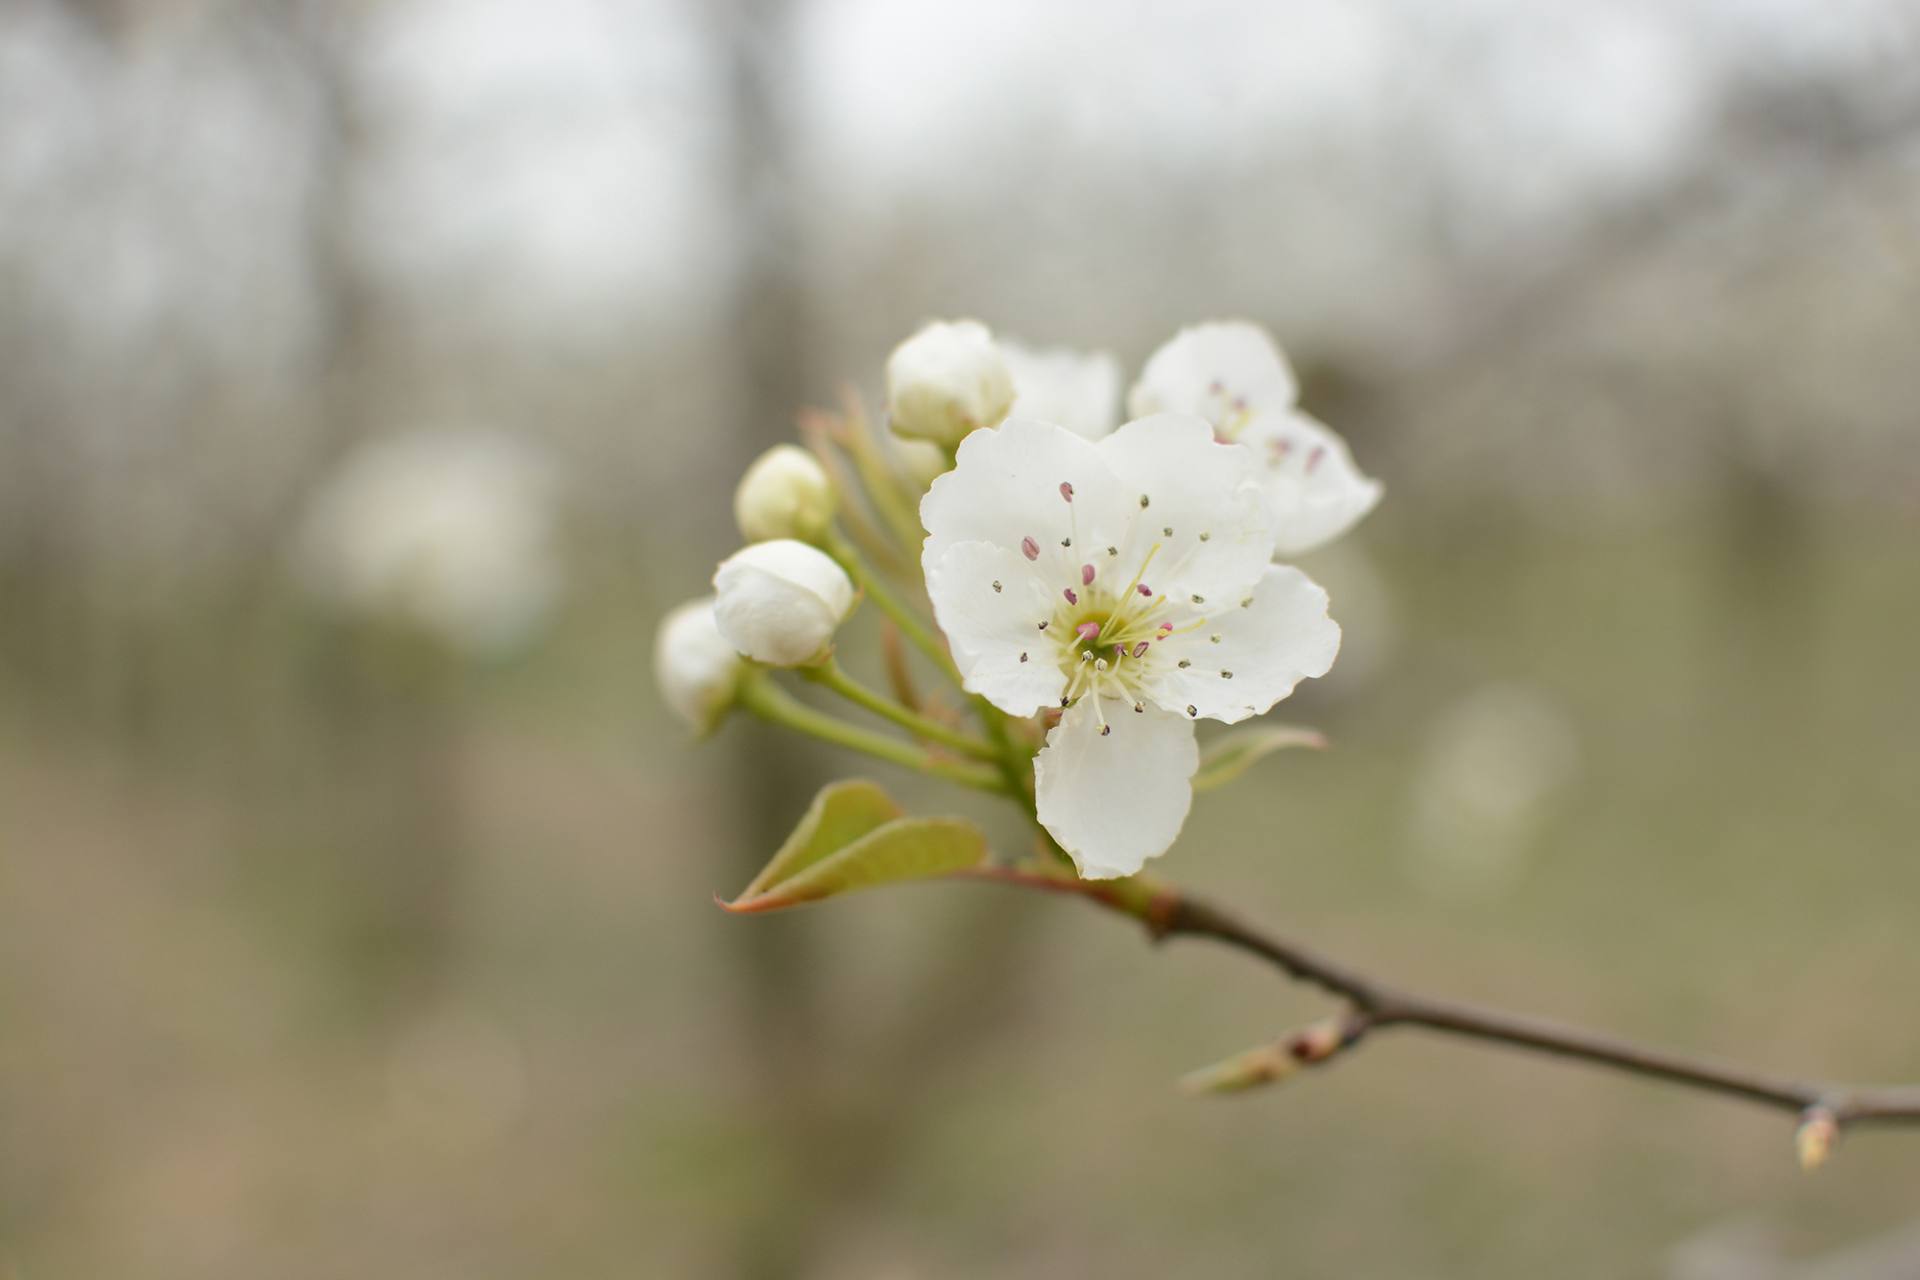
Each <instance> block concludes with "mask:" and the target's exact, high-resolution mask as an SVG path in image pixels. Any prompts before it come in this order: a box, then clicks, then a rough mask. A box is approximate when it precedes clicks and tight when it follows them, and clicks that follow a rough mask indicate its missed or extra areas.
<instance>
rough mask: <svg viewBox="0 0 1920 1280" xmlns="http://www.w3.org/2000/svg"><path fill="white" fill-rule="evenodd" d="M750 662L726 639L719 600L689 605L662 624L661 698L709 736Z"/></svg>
mask: <svg viewBox="0 0 1920 1280" xmlns="http://www.w3.org/2000/svg"><path fill="white" fill-rule="evenodd" d="M746 666H747V663H746V659H744V658H742V657H741V656H740V653H739V651H738V650H737V649H735V648H734V647H733V646H732V645H730V644H728V643H727V641H726V639H725V638H724V637H723V636H722V635H721V634H720V628H719V627H718V626H716V625H715V623H714V620H713V597H712V596H707V597H704V598H702V599H699V600H689V601H688V602H687V603H685V604H683V605H681V606H680V607H679V608H677V609H675V610H674V611H673V612H671V613H669V614H668V615H667V616H666V617H664V618H662V619H661V620H660V629H659V631H658V632H656V633H655V635H654V640H653V675H654V679H655V680H656V681H657V682H658V683H659V685H660V696H661V697H663V698H665V699H666V702H667V706H668V707H670V708H672V710H673V713H674V714H675V715H677V716H679V717H680V718H681V719H682V720H684V721H686V722H687V726H688V727H689V728H691V729H692V730H693V731H694V732H696V733H709V732H711V731H712V730H713V727H714V726H715V725H717V724H719V723H720V718H721V717H722V716H724V715H725V714H726V713H727V708H729V707H731V706H732V705H733V698H734V694H735V693H736V692H737V691H738V690H739V687H740V676H741V674H742V673H743V672H744V671H745V670H746Z"/></svg>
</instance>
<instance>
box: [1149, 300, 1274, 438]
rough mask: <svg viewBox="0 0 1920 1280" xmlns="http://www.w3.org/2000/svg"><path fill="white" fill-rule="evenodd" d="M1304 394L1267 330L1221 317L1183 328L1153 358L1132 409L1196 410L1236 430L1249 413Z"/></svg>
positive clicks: (1161, 411) (1159, 411) (1157, 411)
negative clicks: (1207, 322) (1237, 424)
mask: <svg viewBox="0 0 1920 1280" xmlns="http://www.w3.org/2000/svg"><path fill="white" fill-rule="evenodd" d="M1299 395H1300V383H1299V380H1298V379H1297V378H1295V377H1294V374H1293V369H1292V367H1291V366H1290V365H1288V364H1287V358H1286V356H1284V355H1282V354H1281V352H1280V348H1279V347H1278V346H1276V345H1275V344H1274V341H1273V338H1272V337H1271V336H1269V335H1268V333H1267V331H1266V330H1265V329H1262V328H1261V327H1260V326H1259V325H1256V324H1249V323H1248V322H1246V321H1244V320H1219V321H1214V322H1212V323H1210V324H1198V325H1194V326H1193V327H1191V328H1188V329H1182V330H1181V331H1180V332H1179V333H1176V334H1175V335H1174V336H1173V337H1172V338H1171V339H1169V340H1168V341H1167V343H1166V344H1165V345H1164V346H1162V347H1161V348H1160V349H1159V350H1158V351H1155V352H1154V353H1153V354H1152V355H1151V356H1149V357H1147V363H1146V367H1145V368H1143V369H1142V370H1141V371H1140V380H1139V381H1138V382H1136V383H1134V384H1133V391H1132V393H1131V394H1130V395H1129V396H1128V397H1127V412H1128V413H1129V414H1130V415H1131V416H1133V417H1136V418H1141V417H1145V416H1146V415H1147V414H1150V413H1164V412H1172V413H1196V414H1199V415H1200V416H1201V417H1203V418H1205V419H1206V420H1207V421H1208V422H1211V423H1212V424H1213V425H1214V426H1215V427H1216V428H1219V429H1221V430H1226V431H1229V432H1230V431H1231V429H1232V428H1233V427H1234V426H1235V425H1236V423H1237V421H1238V420H1239V419H1241V418H1243V417H1244V416H1245V415H1246V414H1247V413H1249V412H1260V411H1266V410H1272V409H1287V408H1291V407H1292V406H1293V402H1294V401H1295V400H1296V399H1298V398H1299Z"/></svg>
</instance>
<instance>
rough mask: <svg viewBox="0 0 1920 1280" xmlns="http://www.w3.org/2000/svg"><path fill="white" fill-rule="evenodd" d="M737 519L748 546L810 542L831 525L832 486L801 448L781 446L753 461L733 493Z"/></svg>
mask: <svg viewBox="0 0 1920 1280" xmlns="http://www.w3.org/2000/svg"><path fill="white" fill-rule="evenodd" d="M733 517H734V520H735V521H737V522H738V523H739V525H740V533H741V536H742V537H744V538H746V540H747V541H748V542H768V541H771V540H772V539H774V538H799V539H800V540H802V541H807V542H810V541H812V540H813V539H815V538H818V537H819V536H820V535H821V534H823V533H825V532H826V530H827V525H828V523H829V522H830V521H831V520H832V519H833V482H832V481H831V480H829V479H827V472H826V468H824V467H822V466H821V465H820V460H819V459H817V458H815V457H814V456H813V455H812V454H810V453H808V452H807V451H806V450H805V449H802V448H800V447H799V446H798V445H792V444H777V445H775V446H774V447H773V448H771V449H769V450H767V451H766V452H765V453H763V454H761V455H760V456H759V457H758V458H755V459H754V460H753V465H751V466H749V467H748V468H747V470H746V474H745V475H743V476H741V477H740V485H739V487H738V488H736V489H735V490H734V491H733Z"/></svg>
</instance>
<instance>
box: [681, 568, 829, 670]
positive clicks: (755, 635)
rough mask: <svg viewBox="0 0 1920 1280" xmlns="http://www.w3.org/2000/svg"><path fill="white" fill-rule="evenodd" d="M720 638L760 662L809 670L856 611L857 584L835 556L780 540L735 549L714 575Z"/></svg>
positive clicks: (715, 611) (715, 613) (716, 618)
mask: <svg viewBox="0 0 1920 1280" xmlns="http://www.w3.org/2000/svg"><path fill="white" fill-rule="evenodd" d="M713 589H714V591H715V593H716V594H717V597H718V598H717V599H716V600H715V601H714V607H713V615H714V621H715V622H716V623H717V624H718V625H719V628H720V634H721V635H723V636H725V637H726V638H727V641H728V643H730V644H731V645H733V647H734V648H735V649H738V650H739V651H740V652H741V653H744V654H746V655H747V656H748V657H749V658H752V659H753V660H754V661H756V662H764V663H766V664H768V665H769V666H775V667H799V666H805V665H807V664H808V663H811V662H813V661H815V660H817V659H818V658H820V657H821V656H822V655H823V654H825V653H826V651H827V646H828V645H829V644H831V643H832V641H833V633H834V630H835V629H836V628H837V627H839V625H840V622H841V620H842V619H843V618H845V617H846V616H847V611H848V610H849V609H851V608H853V582H852V580H851V579H849V578H848V577H847V574H846V570H844V569H842V568H841V567H840V566H839V565H837V564H835V563H834V561H833V559H832V557H830V556H828V555H827V553H826V552H824V551H821V550H819V549H817V548H815V547H810V546H808V545H807V544H806V543H804V542H795V541H794V540H793V539H791V538H776V539H774V540H773V541H772V542H756V543H754V544H753V545H752V546H750V547H746V548H744V549H742V550H740V551H736V552H734V553H733V554H732V555H731V556H729V557H727V559H726V560H724V561H722V562H721V565H720V568H719V569H718V570H717V571H715V573H714V575H713Z"/></svg>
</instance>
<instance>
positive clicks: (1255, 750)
mask: <svg viewBox="0 0 1920 1280" xmlns="http://www.w3.org/2000/svg"><path fill="white" fill-rule="evenodd" d="M1288 747H1312V748H1313V749H1314V750H1315V751H1324V750H1326V747H1327V740H1326V738H1325V737H1323V736H1322V735H1321V733H1320V731H1319V730H1317V729H1304V728H1301V727H1300V726H1299V725H1290V724H1273V725H1264V724H1263V725H1250V726H1248V727H1247V728H1244V729H1235V730H1234V731H1233V732H1231V733H1225V734H1222V735H1220V736H1219V737H1218V738H1215V739H1214V740H1213V742H1212V744H1211V745H1210V746H1208V747H1207V749H1206V751H1204V752H1203V753H1202V754H1201V756H1200V771H1199V772H1198V773H1196V774H1194V775H1193V789H1194V790H1195V791H1209V790H1212V789H1213V788H1214V787H1219V786H1224V785H1226V784H1227V783H1229V782H1232V781H1233V780H1234V779H1236V778H1238V777H1239V776H1240V775H1241V774H1243V773H1245V772H1246V771H1247V770H1248V769H1251V768H1252V767H1253V766H1254V764H1255V762H1257V761H1258V760H1259V759H1260V758H1261V757H1262V756H1267V755H1271V754H1272V753H1273V752H1275V751H1280V750H1283V749H1285V748H1288Z"/></svg>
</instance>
